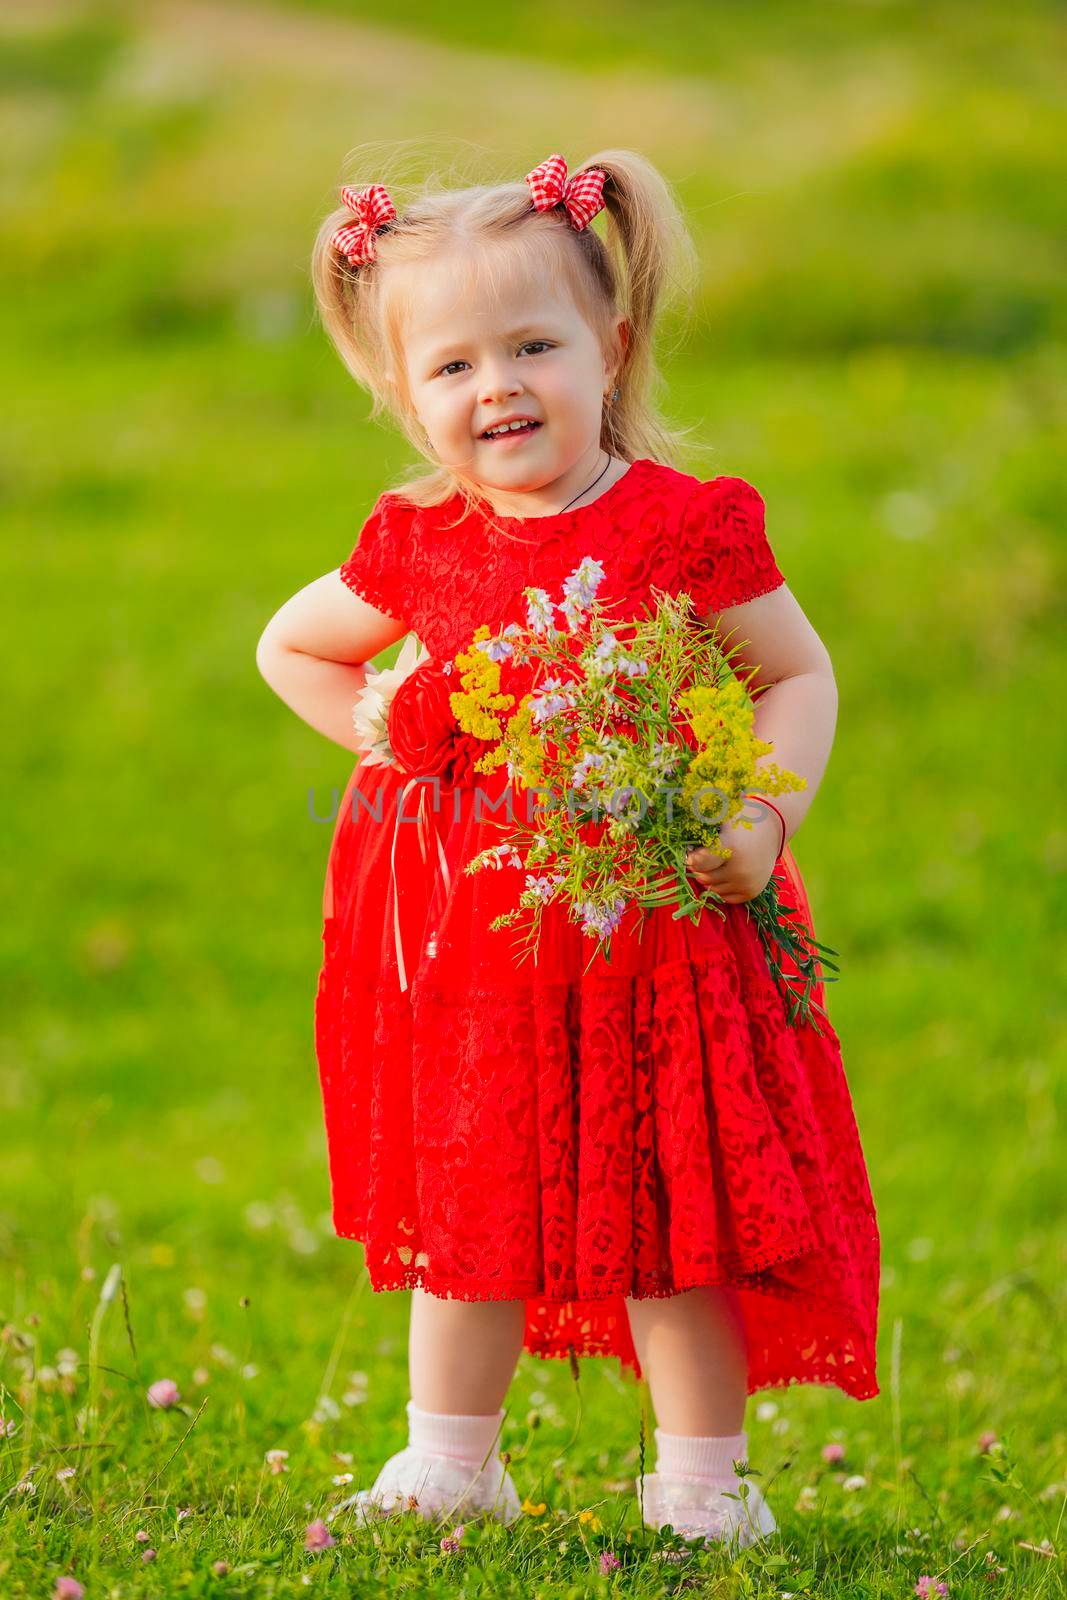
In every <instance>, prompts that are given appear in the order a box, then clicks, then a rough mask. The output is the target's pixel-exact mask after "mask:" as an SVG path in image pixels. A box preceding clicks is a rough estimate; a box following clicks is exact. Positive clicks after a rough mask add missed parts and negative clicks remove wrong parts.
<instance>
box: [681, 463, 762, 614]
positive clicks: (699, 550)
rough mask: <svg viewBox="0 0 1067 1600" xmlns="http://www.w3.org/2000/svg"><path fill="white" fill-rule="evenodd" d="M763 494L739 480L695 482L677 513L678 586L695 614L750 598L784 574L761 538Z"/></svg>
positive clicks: (717, 609)
mask: <svg viewBox="0 0 1067 1600" xmlns="http://www.w3.org/2000/svg"><path fill="white" fill-rule="evenodd" d="M765 511H766V508H765V506H764V503H763V497H762V495H761V494H760V493H759V491H758V490H757V489H754V488H753V487H752V485H751V484H750V483H746V482H745V480H744V478H726V477H721V478H712V479H711V481H710V482H709V483H698V484H697V485H696V488H695V489H694V490H693V492H692V494H691V495H690V496H689V499H688V501H687V502H686V505H685V508H684V511H683V513H682V527H681V538H680V542H679V544H680V561H681V581H680V584H679V588H680V589H682V590H685V591H686V592H687V593H688V594H690V595H692V597H693V603H694V607H695V610H696V612H697V614H698V615H699V616H707V615H710V614H712V613H716V612H719V611H725V610H726V608H727V607H728V606H738V605H741V604H742V603H743V602H744V601H746V600H755V599H756V598H757V596H758V595H761V594H769V593H770V592H771V590H772V589H777V588H779V587H780V586H781V585H782V584H783V583H784V582H785V578H784V577H783V575H782V573H781V572H780V570H779V568H778V564H777V562H776V561H775V559H774V553H773V551H772V550H771V547H770V544H769V543H768V541H767V532H766V519H765Z"/></svg>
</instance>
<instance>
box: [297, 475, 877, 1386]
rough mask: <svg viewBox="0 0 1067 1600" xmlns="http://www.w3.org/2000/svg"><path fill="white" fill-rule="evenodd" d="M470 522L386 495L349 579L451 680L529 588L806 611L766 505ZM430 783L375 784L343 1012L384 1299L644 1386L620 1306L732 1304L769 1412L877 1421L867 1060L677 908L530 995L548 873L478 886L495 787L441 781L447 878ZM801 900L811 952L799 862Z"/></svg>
mask: <svg viewBox="0 0 1067 1600" xmlns="http://www.w3.org/2000/svg"><path fill="white" fill-rule="evenodd" d="M458 510H459V503H458V499H457V500H455V501H451V502H449V503H448V505H446V506H443V507H435V508H432V509H430V510H422V509H419V508H416V507H414V506H412V505H411V504H410V502H408V501H405V500H404V499H403V498H402V497H401V496H399V495H397V494H394V493H386V494H383V495H382V496H381V497H380V498H379V500H378V502H377V504H376V505H375V506H374V508H373V510H372V512H371V514H370V516H369V517H368V518H367V520H366V522H365V524H364V526H363V528H362V531H361V533H360V537H359V542H358V544H357V547H356V549H355V550H354V552H353V554H352V555H351V557H350V558H349V560H348V561H347V562H346V563H345V564H344V565H343V566H342V568H341V576H342V578H343V579H344V581H345V582H346V583H347V584H348V585H349V587H350V588H351V589H352V590H353V591H354V592H355V593H357V594H359V595H361V596H363V597H364V598H365V599H366V600H368V601H369V602H370V603H371V604H372V605H374V606H376V607H377V608H378V609H379V610H381V611H384V612H387V613H388V614H389V615H391V616H394V617H396V618H398V619H399V620H401V621H403V622H404V623H405V624H406V625H407V626H408V628H409V629H410V630H412V631H413V632H414V633H415V634H416V635H417V636H418V638H419V639H420V640H421V641H422V642H423V643H424V645H425V646H426V648H427V650H428V651H429V652H430V653H431V656H432V657H433V658H435V660H436V662H437V663H439V664H443V663H445V662H448V661H450V660H451V658H452V657H453V656H454V655H455V654H456V652H457V651H459V650H461V649H464V648H468V647H469V645H470V640H471V636H472V634H473V632H474V630H475V628H476V627H477V626H478V625H479V624H480V623H483V622H485V623H489V624H490V625H491V626H492V627H493V628H494V631H495V630H496V629H497V628H498V627H500V626H502V625H504V624H506V623H507V622H510V621H521V622H525V615H526V612H525V600H524V599H523V596H522V591H523V589H524V588H525V587H526V586H527V585H538V586H540V587H542V588H544V589H546V590H548V592H549V594H550V595H551V597H552V598H553V599H559V598H561V587H562V583H563V579H564V578H565V577H566V576H567V574H568V573H570V572H572V571H573V570H574V568H575V567H576V566H577V564H578V562H579V561H580V560H581V558H582V557H583V556H587V555H588V556H593V557H595V558H596V559H597V560H598V561H599V562H600V563H601V565H602V566H603V568H604V572H605V578H604V580H603V582H602V583H601V585H600V588H599V591H598V596H599V598H600V599H602V600H609V599H610V600H619V599H622V600H624V601H626V603H627V605H630V604H631V603H632V611H630V612H626V611H622V612H620V613H616V614H615V615H617V616H620V617H621V616H625V615H627V614H637V612H638V611H639V610H640V607H641V603H642V602H643V601H647V600H648V599H649V598H650V595H649V586H650V585H655V586H656V587H657V588H659V589H663V590H669V591H670V592H673V593H678V592H680V591H682V590H683V589H684V590H686V591H688V592H689V593H690V594H691V595H692V596H693V598H694V600H695V601H696V603H697V607H698V609H699V611H700V612H701V614H706V613H708V612H710V611H712V610H713V609H720V610H721V609H723V608H725V607H727V606H729V605H734V604H739V603H740V602H742V601H744V600H748V599H752V598H754V597H755V596H757V595H760V594H764V593H767V592H768V591H770V590H772V589H775V588H777V587H778V586H779V585H780V584H781V583H783V582H784V579H783V577H782V574H781V572H780V571H779V569H778V567H777V565H776V563H775V559H774V556H773V554H772V552H771V549H770V546H769V544H768V542H767V538H766V534H765V531H764V504H763V500H762V499H761V497H760V495H759V494H758V493H757V491H756V490H755V489H753V488H752V487H751V485H749V484H747V483H746V482H745V481H744V480H743V479H740V478H733V477H717V478H713V479H712V480H711V481H710V482H706V483H705V482H701V481H700V480H699V479H697V478H694V477H692V476H690V475H688V474H686V473H683V472H678V471H676V470H675V469H674V468H672V467H669V466H666V465H663V464H661V463H658V462H654V461H651V460H646V459H639V460H637V461H635V462H633V463H632V464H631V465H630V467H629V468H628V470H627V471H626V473H625V474H624V475H623V476H622V477H621V478H619V479H618V480H617V481H616V482H615V483H614V484H613V485H612V486H611V487H610V488H609V489H608V491H607V492H606V493H605V494H602V495H601V496H600V498H599V499H598V500H595V501H593V502H592V503H590V504H587V505H586V506H584V507H578V508H576V509H574V510H572V511H567V512H561V513H559V514H557V515H553V516H548V517H535V518H523V519H518V518H509V519H502V520H503V521H504V523H505V528H506V532H507V534H508V535H509V537H502V536H501V535H500V534H499V533H493V532H491V531H490V530H489V529H487V528H486V527H485V525H484V524H483V522H482V520H481V518H480V517H478V516H477V515H473V516H469V517H467V518H465V519H464V520H463V521H462V522H460V523H459V525H458V526H456V527H451V528H450V527H448V526H447V524H448V523H449V522H450V521H454V520H455V518H456V517H457V515H458ZM438 681H439V684H440V683H443V684H445V685H447V684H448V682H449V680H448V679H447V678H445V679H443V680H441V679H439V680H438ZM451 681H452V684H453V686H457V685H458V679H456V678H453V679H452V680H451ZM411 698H412V699H413V701H416V702H417V701H418V697H417V696H414V697H411ZM432 700H433V696H432V694H431V695H430V696H429V699H428V700H426V699H424V702H423V704H422V708H421V710H420V711H419V713H418V714H419V715H422V716H427V715H432ZM444 704H445V706H446V707H447V697H445V699H444ZM427 705H429V706H430V707H431V709H430V711H427ZM397 711H398V714H399V701H398V703H397ZM394 748H395V744H394ZM433 770H435V771H436V770H438V769H437V768H434V769H433ZM449 770H451V769H449ZM409 777H410V773H408V772H406V771H403V770H400V769H398V768H397V767H393V766H380V765H367V764H366V763H364V762H362V761H361V762H360V763H359V764H358V765H357V766H356V768H355V771H354V772H353V774H352V777H351V780H350V782H349V784H348V787H347V789H346V791H345V796H344V800H343V801H342V803H341V805H340V808H339V811H338V815H337V821H336V826H335V830H334V836H333V842H332V846H331V850H330V857H329V864H328V869H327V875H326V886H325V894H324V902H323V912H324V927H323V944H324V952H323V963H322V968H321V972H320V975H319V984H318V992H317V997H316V1003H315V1027H316V1051H317V1056H318V1062H319V1068H320V1075H321V1087H322V1095H323V1105H324V1112H325V1120H326V1132H327V1144H328V1151H329V1164H330V1177H331V1186H332V1192H333V1216H334V1225H335V1228H336V1231H337V1233H338V1234H339V1235H340V1236H341V1237H345V1238H352V1239H358V1240H361V1241H362V1243H363V1246H364V1254H365V1261H366V1265H367V1270H368V1274H369V1277H370V1281H371V1284H372V1286H373V1288H374V1289H375V1290H384V1289H401V1288H410V1287H412V1286H414V1285H416V1284H419V1285H422V1286H423V1287H424V1288H425V1289H427V1290H429V1291H430V1292H432V1293H434V1294H437V1295H441V1296H446V1297H456V1298H460V1299H467V1300H480V1299H521V1300H524V1301H525V1303H526V1332H525V1348H526V1349H528V1350H530V1351H532V1352H533V1353H534V1354H536V1355H539V1356H566V1355H568V1353H569V1352H570V1351H573V1352H574V1353H575V1354H576V1355H578V1356H586V1355H596V1356H608V1355H612V1356H617V1357H619V1359H620V1361H621V1362H622V1363H623V1365H625V1366H628V1367H630V1368H631V1369H632V1370H633V1371H634V1373H635V1374H636V1375H637V1376H640V1366H639V1363H638V1360H637V1355H636V1352H635V1350H634V1346H633V1342H632V1339H631V1337H630V1329H629V1321H628V1318H627V1314H626V1308H625V1305H624V1303H623V1296H624V1295H631V1296H637V1297H643V1296H651V1295H669V1294H672V1293H676V1292H678V1291H679V1290H682V1289H686V1288H689V1287H691V1286H693V1285H696V1284H722V1283H730V1284H733V1285H735V1286H736V1287H737V1288H738V1290H739V1292H740V1296H741V1302H742V1306H743V1310H744V1315H745V1323H746V1333H747V1340H748V1351H749V1391H750V1392H751V1391H753V1390H755V1389H759V1388H765V1387H768V1386H771V1385H778V1384H787V1383H826V1384H834V1385H837V1386H838V1387H839V1388H841V1389H842V1390H844V1391H845V1392H846V1393H848V1394H851V1395H854V1396H856V1397H857V1398H860V1399H863V1398H867V1397H869V1396H871V1395H874V1394H877V1393H878V1383H877V1378H876V1371H875V1333H876V1322H877V1308H878V1276H879V1239H878V1228H877V1223H876V1218H875V1211H874V1206H873V1202H872V1198H871V1191H870V1187H869V1184H868V1180H867V1173H866V1169H865V1165H864V1159H863V1153H862V1149H861V1146H860V1141H859V1136H858V1133H857V1128H856V1122H855V1118H854V1115H853V1109H852V1103H851V1100H850V1097H849V1091H848V1086H847V1084H846V1081H845V1075H844V1070H843V1067H842V1061H841V1052H840V1045H839V1041H838V1038H837V1035H836V1034H835V1033H834V1031H833V1028H832V1026H831V1025H830V1024H829V1023H828V1022H827V1021H826V1020H825V1019H822V1020H821V1021H820V1026H821V1028H822V1029H823V1033H822V1035H819V1034H817V1033H816V1032H815V1030H814V1028H813V1027H811V1026H810V1024H809V1025H808V1026H790V1024H789V1022H788V1021H787V1014H786V1010H785V1006H784V1004H783V1001H782V998H781V996H780V994H779V992H778V990H777V988H776V986H775V984H774V981H773V980H772V978H771V976H770V974H769V972H768V969H767V964H766V958H765V956H764V953H763V948H762V946H761V944H760V943H759V939H758V936H757V934H756V932H755V929H754V928H753V926H752V924H751V922H750V920H749V916H748V913H747V911H746V910H745V908H744V906H743V905H728V906H726V907H724V910H725V912H726V916H725V919H723V918H721V917H720V916H718V915H717V914H716V913H714V912H711V911H709V912H708V913H707V914H706V915H705V916H704V917H702V918H701V919H700V920H699V922H698V923H697V924H695V925H694V924H693V923H691V922H689V921H685V920H681V919H680V920H677V921H675V920H673V919H672V918H671V916H670V912H669V910H667V909H663V908H657V909H656V910H654V911H653V912H652V913H651V914H650V916H649V918H648V920H647V921H646V923H645V927H644V932H643V935H642V937H641V939H640V940H638V938H637V937H636V932H635V926H636V924H635V922H629V923H628V922H627V921H625V920H624V922H623V924H622V927H621V928H620V930H619V931H618V932H617V933H616V935H615V936H614V938H613V941H612V954H611V957H610V960H605V959H604V958H603V957H602V956H600V955H597V956H596V957H595V959H594V961H593V963H592V965H590V964H589V961H590V952H591V950H593V945H592V941H591V940H590V939H589V938H588V937H587V936H586V935H584V934H583V933H582V932H581V930H580V928H579V927H578V926H577V924H575V923H573V922H570V921H569V920H568V919H567V918H566V916H565V913H564V911H563V908H562V907H559V906H550V907H549V908H548V910H547V913H546V915H545V917H544V921H543V923H542V938H541V944H540V946H539V949H538V957H537V965H536V967H534V965H533V962H532V959H531V960H527V961H526V962H525V963H523V964H522V965H521V966H520V965H518V964H516V963H515V962H514V961H513V960H512V957H511V950H512V942H513V941H514V938H515V930H514V929H490V927H489V924H490V922H491V921H492V920H493V918H494V917H496V916H497V915H499V914H500V913H501V912H503V911H505V910H507V909H509V908H510V907H511V906H513V905H514V904H515V901H516V899H517V895H518V892H519V890H520V889H521V888H522V887H523V882H524V875H523V873H522V871H521V869H519V868H517V867H513V866H505V867H503V868H501V869H500V870H489V871H484V872H479V873H475V874H465V873H464V872H463V871H462V866H463V863H464V862H465V861H468V860H470V859H471V857H472V856H474V855H475V854H477V853H478V851H480V850H481V849H483V848H484V847H485V846H487V845H490V844H494V843H499V842H500V841H501V840H502V839H503V838H504V837H505V835H506V826H505V825H504V824H503V823H502V821H501V819H502V818H503V817H504V816H505V813H504V812H502V811H501V810H499V809H498V810H496V811H494V810H493V809H491V808H490V803H486V802H484V800H483V803H482V807H481V815H480V816H478V815H476V814H475V808H474V807H473V806H472V805H471V804H470V803H469V802H470V798H471V792H472V790H471V781H469V780H468V781H466V782H464V781H463V780H462V778H457V781H456V782H454V783H448V782H442V783H441V784H440V787H439V788H438V789H437V790H436V791H435V792H431V786H430V785H429V784H427V783H423V784H422V785H420V786H419V787H420V794H421V795H427V796H429V797H430V801H431V803H430V804H429V805H427V806H426V808H425V812H424V820H425V817H426V815H427V814H428V815H429V817H430V818H431V819H432V824H433V833H434V836H435V837H434V838H433V839H432V840H431V843H430V845H429V847H428V848H427V849H426V854H425V855H424V853H423V852H424V847H425V846H426V835H425V834H424V832H423V824H420V823H418V822H417V821H416V818H417V817H418V814H419V813H418V804H417V800H418V796H416V795H415V794H413V793H412V792H411V791H410V790H409V791H408V794H407V795H406V796H405V794H404V791H405V789H406V788H407V786H408V781H409ZM494 779H496V780H498V782H499V784H500V787H501V789H508V788H511V789H512V790H513V794H514V795H515V796H519V795H521V794H522V791H521V790H520V789H519V788H518V785H517V783H516V784H515V785H514V786H513V785H512V783H511V780H509V779H508V777H507V770H506V768H500V769H499V770H498V772H497V773H496V774H493V775H492V777H490V778H486V777H484V776H482V775H479V776H478V778H477V779H475V780H473V782H474V783H475V784H477V785H480V786H481V787H482V790H483V795H484V792H485V789H486V786H489V785H491V784H492V783H493V780H494ZM524 803H525V802H523V801H520V800H516V809H515V812H514V813H513V815H514V816H515V817H516V818H517V817H520V816H521V817H525V814H526V813H525V811H523V810H521V809H520V806H521V805H522V804H524ZM438 844H439V845H440V854H441V855H442V856H443V858H444V861H445V862H446V863H447V869H448V871H447V885H448V886H447V888H446V887H445V883H446V876H445V874H444V873H443V872H442V871H441V869H440V867H439V864H438ZM776 871H777V872H778V873H779V874H780V876H781V880H782V883H783V887H787V888H789V889H790V890H791V891H792V893H793V895H795V896H796V899H795V900H794V901H793V903H794V904H799V905H800V907H801V909H802V911H803V913H804V915H805V917H806V918H808V921H809V925H810V913H809V911H808V908H807V902H806V899H805V897H804V889H803V884H802V882H801V881H800V876H799V873H798V871H797V869H796V864H795V862H794V861H793V859H792V856H791V853H789V852H787V853H786V856H785V857H784V858H783V861H782V862H781V863H780V864H779V866H778V868H777V869H776ZM634 910H635V916H636V908H634ZM587 969H588V970H587ZM824 998H825V997H824V996H823V995H821V994H820V996H819V999H820V1001H821V1002H823V1003H824Z"/></svg>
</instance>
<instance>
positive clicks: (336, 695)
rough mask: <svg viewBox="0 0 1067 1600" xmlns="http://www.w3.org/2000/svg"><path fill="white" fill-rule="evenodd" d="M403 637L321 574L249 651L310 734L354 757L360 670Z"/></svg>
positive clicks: (391, 620)
mask: <svg viewBox="0 0 1067 1600" xmlns="http://www.w3.org/2000/svg"><path fill="white" fill-rule="evenodd" d="M407 631H408V630H407V628H406V627H405V625H404V624H403V623H402V622H398V621H397V620H396V618H395V617H390V616H387V615H386V613H385V612H384V611H378V610H377V609H376V608H375V607H374V606H372V605H369V604H368V603H367V601H366V600H362V599H361V598H360V597H359V595H357V594H354V593H353V592H352V590H351V589H350V588H349V587H348V586H347V584H345V583H344V582H343V581H342V579H341V577H340V576H339V573H338V572H337V571H334V572H327V573H326V574H325V576H324V577H321V578H316V579H315V581H314V582H313V583H309V584H308V585H307V586H306V587H305V588H303V589H300V590H299V591H298V592H297V593H296V594H294V595H293V596H292V598H291V599H289V600H287V601H286V602H285V604H284V605H283V606H282V608H281V610H280V611H277V612H275V614H274V616H273V617H272V618H271V619H270V621H269V622H268V623H267V626H266V627H265V628H264V630H263V633H262V635H261V637H260V640H259V644H258V645H257V646H256V666H257V667H258V668H259V670H260V672H261V673H262V675H263V677H264V678H265V679H266V681H267V683H268V684H269V685H270V687H271V688H272V689H273V690H274V692H275V694H276V695H277V696H278V697H279V699H281V700H284V701H285V703H286V705H287V706H288V707H289V708H290V710H292V711H295V712H296V714H297V716H298V717H300V718H302V720H303V721H304V722H306V723H307V724H308V726H309V727H312V728H314V729H315V730H316V732H318V733H323V734H325V735H326V737H327V739H332V740H333V742H334V743H335V744H339V745H341V746H343V748H344V749H345V750H351V751H352V752H353V754H361V753H362V752H361V750H360V746H359V745H358V744H357V742H356V730H355V728H354V727H353V725H352V706H353V704H354V702H355V698H356V695H357V694H358V693H359V691H360V689H362V687H363V685H364V683H365V682H366V671H365V668H366V664H367V662H368V661H370V660H372V659H373V658H374V657H375V656H376V655H378V654H379V653H380V652H381V651H382V650H385V649H386V648H387V647H388V646H389V645H391V644H395V643H396V641H397V639H402V638H403V637H404V635H405V634H406V633H407Z"/></svg>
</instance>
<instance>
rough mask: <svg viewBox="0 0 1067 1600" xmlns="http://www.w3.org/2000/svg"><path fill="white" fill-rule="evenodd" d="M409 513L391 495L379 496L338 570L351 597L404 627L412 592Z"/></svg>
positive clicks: (395, 497) (409, 506)
mask: <svg viewBox="0 0 1067 1600" xmlns="http://www.w3.org/2000/svg"><path fill="white" fill-rule="evenodd" d="M412 509H413V508H412V506H411V505H410V503H409V502H405V501H401V500H399V499H398V498H397V496H396V495H394V494H391V493H389V492H386V493H385V494H382V495H379V497H378V499H377V501H376V502H375V505H374V508H373V510H372V511H371V513H370V515H369V516H368V518H367V520H366V522H364V524H363V526H362V528H361V529H360V532H359V540H358V542H357V544H356V548H355V549H354V550H353V552H352V554H351V555H350V556H349V558H348V560H347V561H346V562H344V564H343V565H342V566H341V569H340V578H341V581H342V583H345V584H347V585H348V587H349V588H350V589H351V590H352V592H353V594H358V595H359V596H360V598H361V599H363V600H366V601H367V602H368V604H369V605H372V606H374V607H375V608H376V609H377V610H378V611H384V612H385V614H386V616H389V617H395V618H396V620H397V621H398V622H404V623H406V622H407V620H408V618H407V609H406V608H407V606H408V603H409V599H410V595H411V591H412V584H411V582H410V578H409V574H408V545H409V540H408V537H407V535H408V524H409V522H410V519H411V513H412Z"/></svg>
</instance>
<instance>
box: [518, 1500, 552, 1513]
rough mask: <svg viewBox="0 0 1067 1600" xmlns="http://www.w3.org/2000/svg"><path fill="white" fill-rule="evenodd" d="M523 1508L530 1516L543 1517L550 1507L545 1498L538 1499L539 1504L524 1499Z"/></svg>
mask: <svg viewBox="0 0 1067 1600" xmlns="http://www.w3.org/2000/svg"><path fill="white" fill-rule="evenodd" d="M522 1509H523V1510H524V1511H525V1513H526V1515H527V1516H528V1517H543V1516H544V1514H545V1512H546V1511H547V1510H548V1507H547V1506H546V1505H545V1502H544V1501H543V1500H540V1501H538V1503H537V1505H534V1503H533V1501H532V1500H524V1501H523V1502H522Z"/></svg>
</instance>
